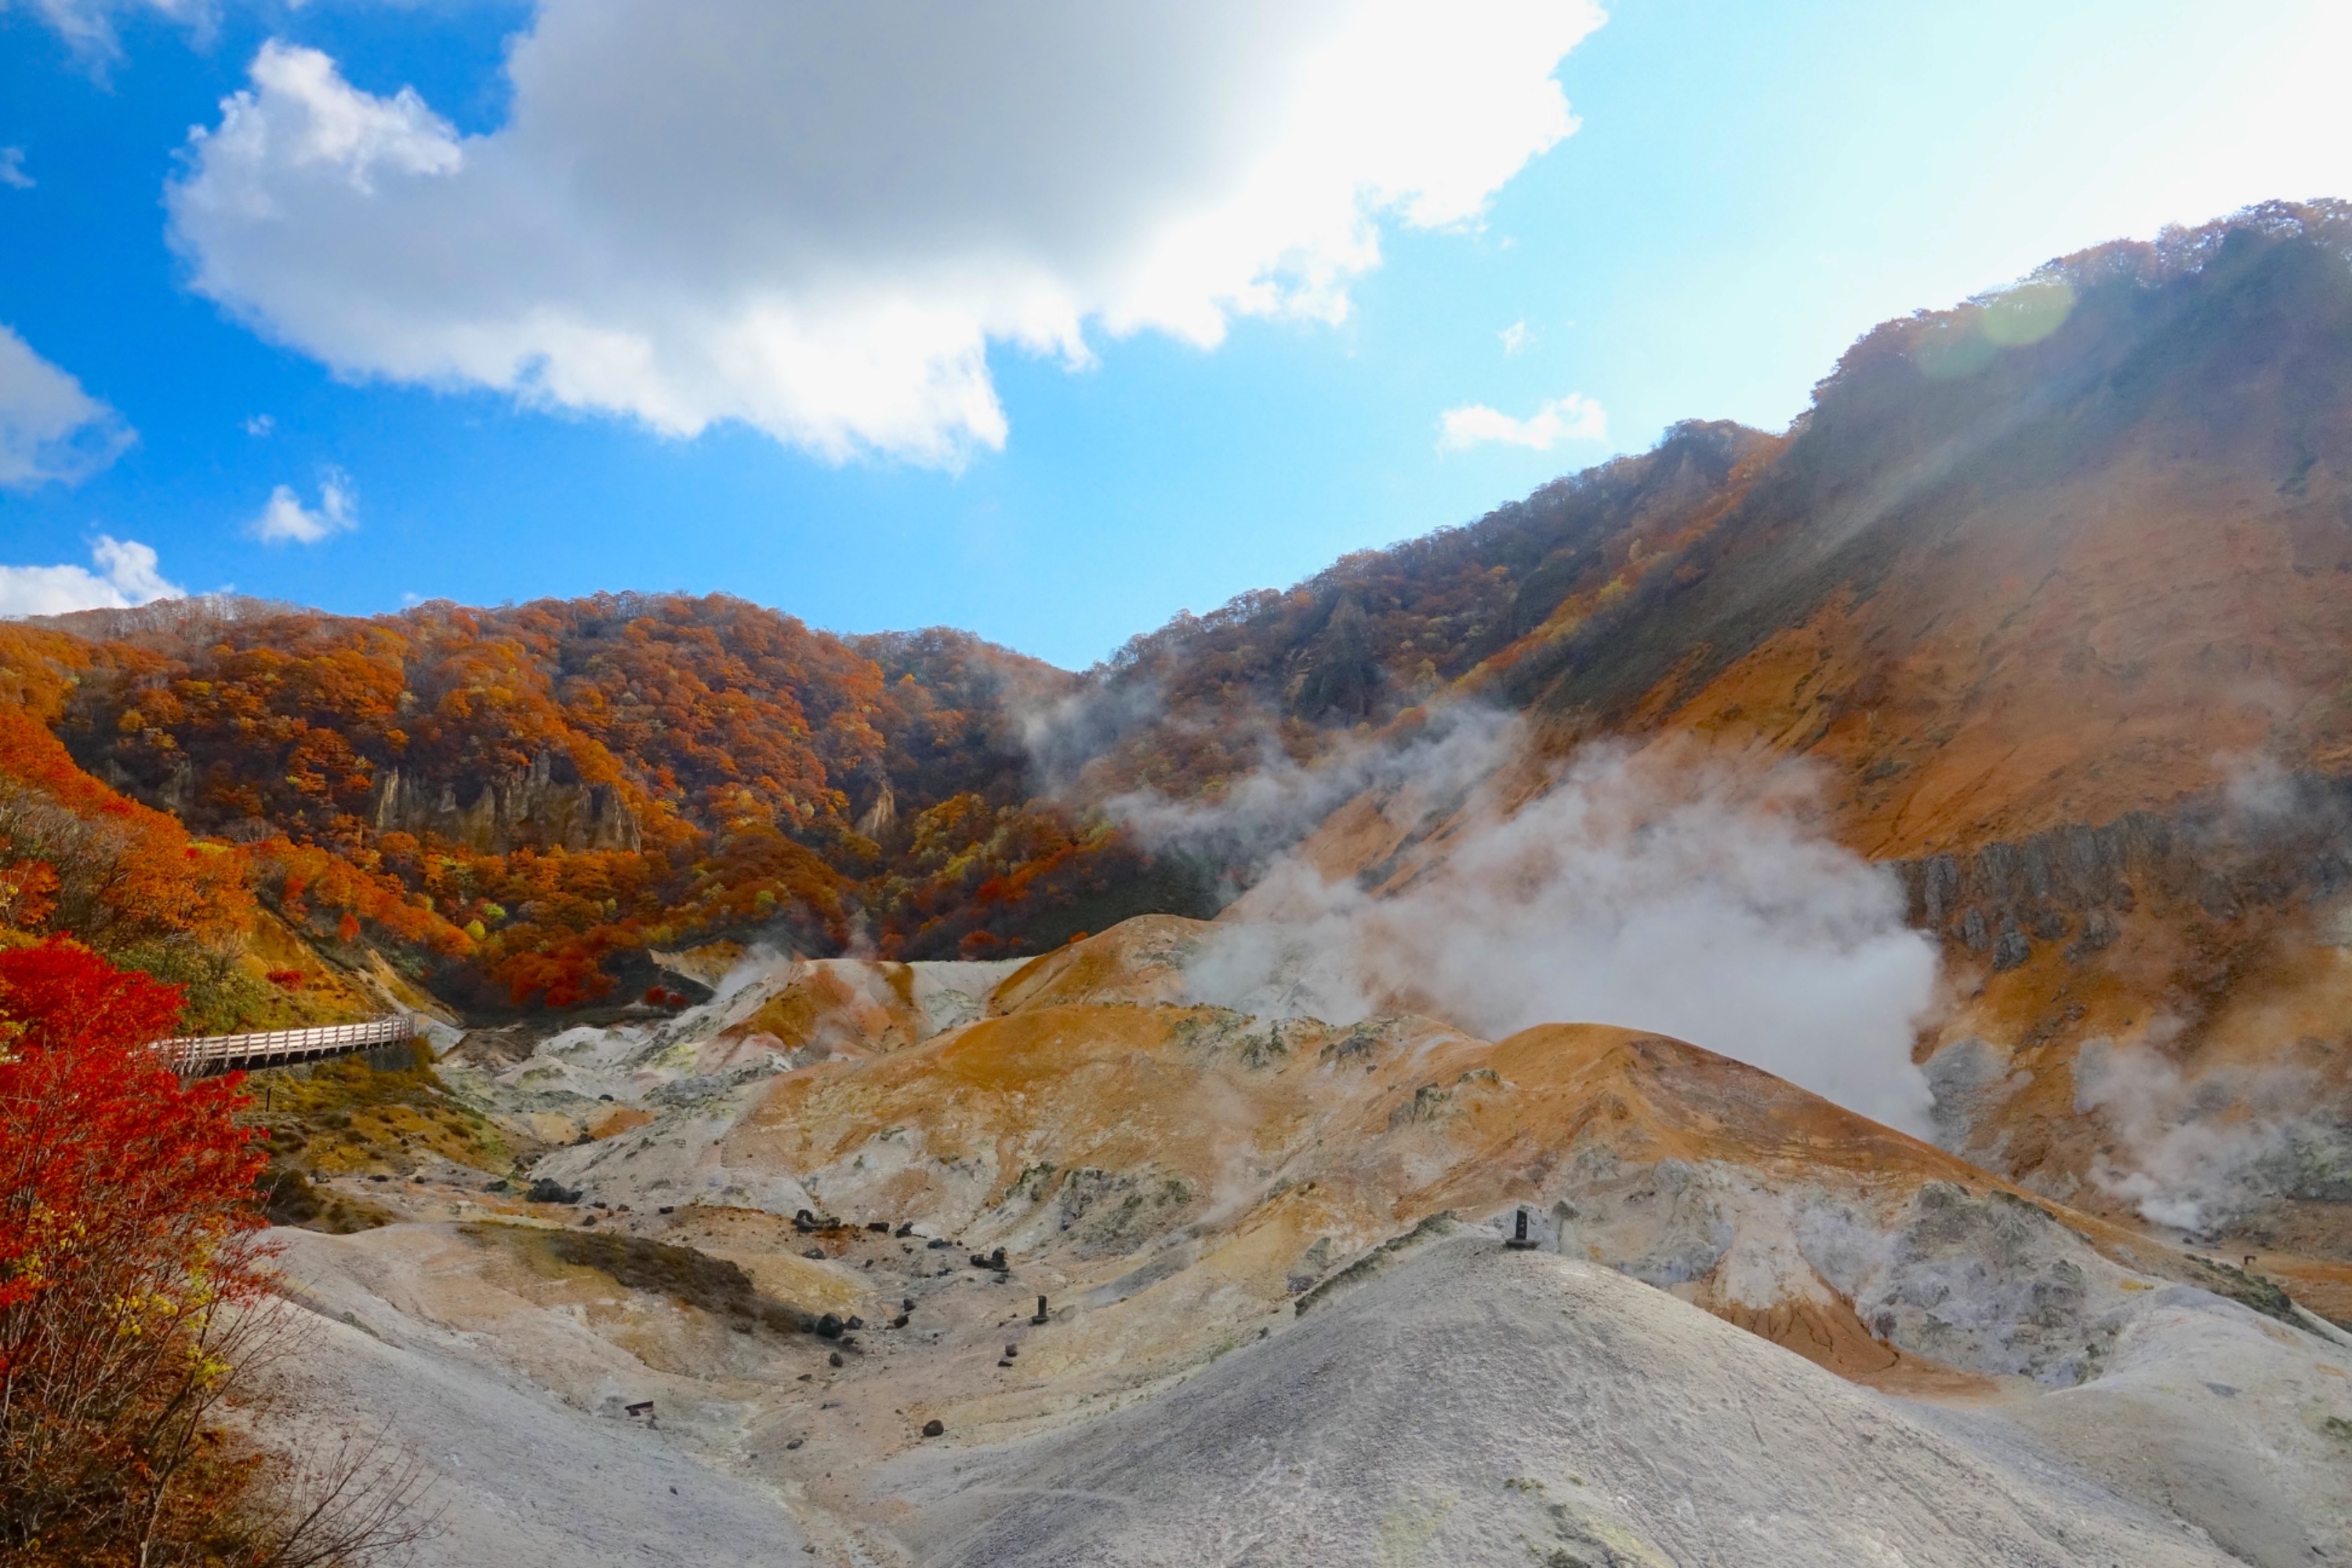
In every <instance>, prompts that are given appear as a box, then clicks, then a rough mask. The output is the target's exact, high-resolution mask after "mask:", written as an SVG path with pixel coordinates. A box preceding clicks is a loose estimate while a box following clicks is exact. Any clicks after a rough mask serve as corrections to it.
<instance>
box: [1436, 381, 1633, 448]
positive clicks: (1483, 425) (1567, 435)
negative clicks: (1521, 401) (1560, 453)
mask: <svg viewBox="0 0 2352 1568" xmlns="http://www.w3.org/2000/svg"><path fill="white" fill-rule="evenodd" d="M1608 438H1609V416H1608V414H1607V413H1606V411H1604V410H1603V409H1602V408H1601V405H1600V404H1599V403H1597V402H1595V401H1594V400H1592V399H1591V398H1590V397H1587V396H1585V395H1584V394H1582V393H1580V392H1571V393H1570V394H1569V395H1567V396H1566V397H1558V398H1554V399H1553V400H1552V401H1551V402H1549V403H1547V404H1545V405H1543V406H1542V407H1541V408H1538V409H1537V410H1536V411H1535V413H1534V414H1533V415H1531V416H1528V418H1525V419H1514V418H1512V417H1511V416H1509V415H1507V414H1504V413H1500V412H1498V411H1497V410H1496V409H1492V408H1489V407H1487V406H1486V405H1485V404H1483V403H1472V404H1467V405H1464V406H1463V407H1460V408H1449V409H1447V410H1446V411H1445V412H1444V413H1443V414H1441V415H1439V416H1437V449H1438V450H1439V451H1441V452H1460V451H1465V450H1467V449H1468V448H1469V447H1481V446H1484V445H1486V443H1487V442H1489V441H1499V442H1502V443H1503V444H1504V445H1506V446H1511V447H1532V448H1533V449H1534V450H1536V451H1538V452H1549V451H1550V450H1551V449H1552V448H1553V447H1557V446H1558V445H1559V444H1560V443H1561V442H1562V441H1605V440H1607V439H1608Z"/></svg>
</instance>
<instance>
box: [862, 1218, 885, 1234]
mask: <svg viewBox="0 0 2352 1568" xmlns="http://www.w3.org/2000/svg"><path fill="white" fill-rule="evenodd" d="M866 1229H868V1230H878V1231H880V1232H881V1233H882V1234H883V1235H885V1236H887V1235H889V1234H890V1222H889V1221H888V1220H887V1219H869V1220H867V1221H866Z"/></svg>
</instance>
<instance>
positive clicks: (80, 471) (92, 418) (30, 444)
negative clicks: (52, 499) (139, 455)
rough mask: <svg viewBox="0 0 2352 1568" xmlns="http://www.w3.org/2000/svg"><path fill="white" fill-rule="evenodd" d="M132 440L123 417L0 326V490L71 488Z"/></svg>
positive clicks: (111, 459)
mask: <svg viewBox="0 0 2352 1568" xmlns="http://www.w3.org/2000/svg"><path fill="white" fill-rule="evenodd" d="M130 444H131V427H130V426H128V425H125V424H124V423H123V422H122V418H121V416H120V415H118V414H116V413H115V412H114V410H113V409H111V408H109V407H108V406H107V405H105V404H103V403H100V401H99V400H98V399H97V398H95V397H92V396H91V395H89V394H88V393H86V392H84V391H83V390H82V389H81V383H79V382H78V381H76V380H75V379H74V378H73V377H72V376H70V375H68V374H66V373H65V372H64V371H61V370H59V369H58V367H57V366H55V365H53V364H51V363H49V362H48V361H47V360H45V359H43V358H42V357H41V356H40V355H38V354H37V353H34V352H33V351H32V348H31V347H30V345H28V344H27V343H26V342H25V340H24V339H22V338H20V337H18V336H17V335H16V333H15V332H13V331H9V330H8V328H6V327H5V326H0V487H16V488H22V487H25V486H29V485H38V484H46V483H47V482H49V481H50V480H52V479H54V480H58V481H59V482H62V483H65V484H73V483H75V482H77V481H79V480H80V479H86V478H88V477H89V475H91V474H94V473H96V472H97V471H98V470H99V469H100V468H104V467H106V465H107V464H109V463H110V462H112V461H114V459H115V458H116V457H117V456H118V455H120V454H121V451H122V448H123V447H127V446H129V445H130Z"/></svg>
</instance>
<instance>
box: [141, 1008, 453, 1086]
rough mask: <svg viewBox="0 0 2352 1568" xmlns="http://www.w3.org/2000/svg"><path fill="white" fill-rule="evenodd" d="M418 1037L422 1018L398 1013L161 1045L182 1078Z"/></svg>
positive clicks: (334, 1054) (313, 1058)
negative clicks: (352, 1021)
mask: <svg viewBox="0 0 2352 1568" xmlns="http://www.w3.org/2000/svg"><path fill="white" fill-rule="evenodd" d="M415 1036H416V1017H415V1015H414V1014H412V1013H394V1014H393V1015H391V1016H389V1017H383V1018H370V1019H369V1020H368V1021H367V1022H366V1023H364V1024H328V1025H324V1026H320V1027H319V1028H315V1029H268V1030H265V1031H263V1032H262V1033H260V1034H255V1035H209V1036H194V1037H189V1038H186V1039H179V1040H158V1041H156V1042H155V1048H156V1049H157V1050H159V1051H161V1052H163V1055H164V1056H165V1057H166V1058H169V1060H170V1061H171V1064H172V1068H173V1071H175V1072H177V1073H178V1074H179V1075H180V1076H181V1077H182V1078H203V1077H205V1076H206V1075H207V1074H210V1073H216V1072H235V1071H236V1070H238V1069H239V1068H274V1067H284V1066H286V1065H288V1064H289V1063H292V1062H314V1061H320V1060H322V1059H323V1058H328V1057H348V1056H352V1055H355V1054H357V1053H358V1052H361V1051H372V1050H374V1049H375V1048H376V1047H379V1046H392V1045H398V1044H399V1043H401V1042H402V1041H404V1040H409V1039H414V1038H415Z"/></svg>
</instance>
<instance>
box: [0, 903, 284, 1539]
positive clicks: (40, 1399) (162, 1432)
mask: <svg viewBox="0 0 2352 1568" xmlns="http://www.w3.org/2000/svg"><path fill="white" fill-rule="evenodd" d="M180 1010H181V994H180V991H179V988H178V987H176V986H173V985H166V984H160V983H158V982H156V981H154V980H152V979H150V978H149V977H147V976H146V975H144V974H141V973H136V972H135V971H123V970H118V969H116V968H114V967H113V966H112V965H110V964H109V963H107V962H106V961H105V960H104V959H102V958H100V957H99V956H98V955H97V954H96V953H94V952H90V951H89V949H88V948H85V947H83V946H81V945H79V943H77V942H70V941H68V940H66V939H64V938H52V939H50V940H48V941H47V942H40V943H38V944H37V945H32V946H23V947H17V948H14V949H9V950H5V951H0V1560H5V1561H8V1562H12V1563H14V1562H32V1563H46V1562H56V1563H68V1562H70V1563H93V1564H96V1563H114V1562H118V1561H120V1562H124V1563H132V1562H142V1561H146V1560H147V1559H148V1558H149V1556H150V1555H151V1554H152V1546H153V1545H154V1543H155V1542H157V1540H158V1538H159V1535H161V1536H163V1537H164V1538H168V1537H169V1536H170V1535H171V1534H173V1533H176V1532H179V1531H183V1530H184V1529H187V1528H190V1527H191V1521H190V1517H189V1516H190V1514H191V1512H192V1510H193V1511H194V1512H202V1511H203V1510H204V1507H205V1503H204V1501H203V1500H200V1499H198V1498H195V1497H193V1496H191V1495H190V1494H191V1492H192V1491H193V1490H194V1488H192V1487H191V1486H190V1485H189V1484H187V1483H188V1482H189V1480H190V1479H191V1478H192V1476H193V1474H194V1471H192V1468H191V1467H192V1466H194V1467H197V1468H202V1465H203V1461H205V1458H207V1454H206V1445H207V1437H206V1434H207V1431H208V1429H209V1426H208V1417H209V1416H210V1415H212V1414H213V1413H214V1412H215V1408H216V1406H217V1404H218V1402H219V1400H220V1398H221V1397H222V1396H223V1395H224V1394H225V1393H226V1389H227V1387H228V1384H229V1381H230V1378H231V1376H232V1374H233V1373H234V1370H235V1368H236V1363H237V1360H238V1359H239V1358H238V1357H237V1355H236V1350H237V1341H238V1337H239V1335H240V1333H241V1332H242V1331H244V1329H243V1325H245V1324H248V1323H250V1322H251V1321H253V1314H250V1313H246V1312H242V1311H241V1310H240V1309H244V1308H247V1307H250V1306H252V1305H253V1304H254V1303H256V1302H257V1301H258V1300H261V1298H262V1297H263V1295H264V1294H265V1292H266V1290H267V1278H266V1270H265V1268H264V1262H265V1259H264V1256H263V1253H262V1250H261V1249H260V1248H259V1247H257V1245H256V1239H255V1237H253V1235H252V1234H251V1233H252V1231H253V1229H254V1227H255V1226H256V1225H257V1223H258V1221H257V1216H256V1215H255V1214H254V1211H253V1205H252V1199H253V1191H254V1179H255V1177H256V1176H257V1174H258V1173H259V1172H260V1170H261V1168H262V1164H263V1159H264V1157H263V1154H262V1152H260V1150H259V1149H258V1148H257V1146H256V1145H255V1142H254V1139H253V1134H252V1132H251V1131H249V1130H248V1129H247V1128H244V1127H241V1126H239V1125H238V1124H237V1121H236V1111H237V1109H238V1107H239V1106H240V1105H241V1104H242V1103H243V1096H242V1094H241V1093H240V1091H239V1089H238V1084H237V1081H236V1079H233V1078H232V1079H212V1080H209V1081H205V1082H199V1083H194V1084H185V1085H184V1084H182V1083H181V1082H180V1080H179V1079H177V1078H176V1077H175V1076H174V1075H173V1073H172V1071H171V1070H170V1069H169V1068H168V1067H167V1066H166V1065H165V1064H164V1062H163V1059H162V1058H160V1057H158V1056H157V1055H156V1054H155V1053H154V1052H152V1051H151V1050H149V1049H147V1048H146V1047H147V1046H148V1043H149V1042H151V1041H153V1040H155V1039H157V1038H159V1037H166V1036H169V1035H170V1034H171V1033H172V1032H173V1029H174V1027H175V1026H177V1024H178V1022H179V1017H180ZM217 1479H218V1478H215V1480H217ZM216 1524H217V1521H213V1522H211V1523H207V1524H205V1525H204V1526H202V1527H201V1528H202V1529H204V1530H206V1531H209V1530H212V1529H214V1528H215V1527H216Z"/></svg>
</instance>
